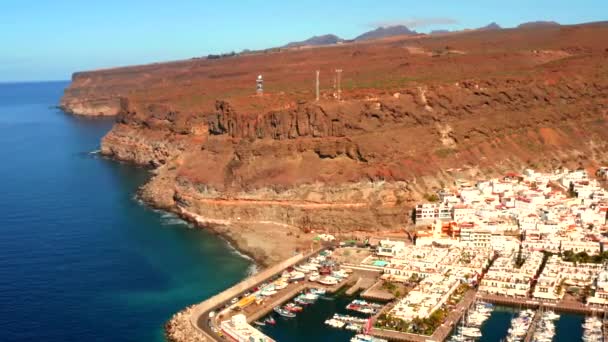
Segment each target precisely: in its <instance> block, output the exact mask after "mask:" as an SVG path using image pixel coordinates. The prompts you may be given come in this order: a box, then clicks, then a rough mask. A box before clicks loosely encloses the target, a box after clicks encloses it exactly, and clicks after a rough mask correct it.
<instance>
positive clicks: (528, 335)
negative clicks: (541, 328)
mask: <svg viewBox="0 0 608 342" xmlns="http://www.w3.org/2000/svg"><path fill="white" fill-rule="evenodd" d="M541 315H542V313H541V311H540V310H538V311H536V312H535V313H534V317H533V318H532V323H531V324H530V328H529V329H528V332H527V333H526V337H525V338H524V342H531V341H532V339H533V338H534V333H535V332H536V326H537V325H538V321H539V320H540V316H541Z"/></svg>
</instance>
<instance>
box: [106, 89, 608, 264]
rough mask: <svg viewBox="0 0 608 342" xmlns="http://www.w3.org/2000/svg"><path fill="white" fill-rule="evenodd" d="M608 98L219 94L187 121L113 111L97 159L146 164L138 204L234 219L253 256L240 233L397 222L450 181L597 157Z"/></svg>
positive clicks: (579, 92)
mask: <svg viewBox="0 0 608 342" xmlns="http://www.w3.org/2000/svg"><path fill="white" fill-rule="evenodd" d="M607 96H608V83H607V82H606V81H605V80H594V81H591V82H589V81H585V82H582V81H572V82H565V81H563V82H557V83H554V84H544V83H539V82H536V81H525V82H516V81H513V80H506V81H495V82H491V81H483V82H473V81H471V82H460V83H458V84H452V85H443V86H434V87H428V88H424V89H423V88H414V89H402V92H400V93H399V95H394V96H386V97H380V98H377V99H373V100H351V101H346V102H344V103H333V102H327V103H300V104H299V105H298V106H297V107H296V108H293V109H289V110H283V111H273V112H268V113H264V114H261V115H250V114H245V113H238V112H236V111H235V110H234V109H233V108H232V107H231V106H230V104H229V103H227V102H225V101H218V102H217V105H216V108H215V111H213V112H211V113H206V114H196V115H194V114H185V113H181V112H175V111H171V110H169V109H167V108H163V107H161V106H148V107H147V108H146V109H144V110H143V111H139V112H126V113H124V114H121V115H120V116H119V117H118V120H117V123H116V125H115V127H114V128H113V129H112V131H111V132H110V133H109V134H108V135H107V136H106V137H104V139H103V141H102V153H104V154H106V155H109V156H112V157H115V158H117V159H121V160H128V161H132V162H136V163H139V164H144V165H151V166H154V167H157V169H156V174H155V176H154V178H153V179H152V180H151V181H150V183H148V184H147V185H146V186H145V187H144V188H143V189H142V196H143V198H144V199H146V200H147V201H148V202H150V203H152V204H153V205H155V206H159V207H163V208H167V209H169V210H173V211H176V212H179V213H181V214H182V215H184V216H187V217H190V218H191V219H194V220H199V221H200V222H201V223H207V224H212V225H222V226H228V227H230V226H240V227H241V228H239V229H227V228H223V230H222V232H223V233H225V234H227V235H228V236H229V237H231V238H232V239H233V240H237V241H236V242H237V245H239V246H240V247H241V248H243V249H244V250H246V251H248V252H250V253H252V254H254V255H256V256H258V257H260V258H262V259H265V258H272V255H271V254H272V253H273V251H275V252H276V249H274V250H273V249H272V248H271V249H268V250H266V248H267V247H268V246H267V245H266V244H265V243H262V244H259V243H257V244H256V241H255V237H256V232H255V231H251V230H252V229H259V230H260V231H259V233H260V235H261V236H258V238H260V239H264V236H266V235H268V237H269V238H270V237H271V236H272V234H276V235H284V236H283V237H282V238H281V239H280V240H279V241H280V242H285V241H287V240H289V239H296V236H298V235H301V237H300V239H302V240H303V241H304V236H306V233H307V232H308V231H310V230H314V231H328V232H331V233H345V232H366V231H367V232H375V231H377V230H399V229H402V228H403V227H404V226H406V224H407V223H408V222H409V213H410V209H411V206H412V205H413V203H414V201H416V200H419V199H420V198H421V197H422V196H423V195H424V194H426V193H430V192H432V191H434V190H436V189H438V188H440V187H443V186H445V185H449V184H452V181H453V180H454V179H456V178H460V177H465V178H468V177H483V176H484V175H497V174H500V173H502V172H504V171H509V170H521V169H522V168H523V167H533V168H537V169H551V168H554V167H559V166H566V167H579V166H589V165H591V164H592V163H594V162H605V161H607V158H608V155H607V154H606V151H608V143H607V142H608V121H606V119H607V118H608V114H607V108H608V102H607V98H608V97H607ZM259 224H262V225H263V224H266V225H272V230H270V232H266V231H265V230H264V229H263V228H252V227H257V225H259ZM246 226H248V227H249V228H244V227H246ZM247 234H249V235H250V236H247ZM243 237H245V238H243ZM258 242H259V241H258ZM248 244H249V245H248ZM294 245H297V241H296V242H294Z"/></svg>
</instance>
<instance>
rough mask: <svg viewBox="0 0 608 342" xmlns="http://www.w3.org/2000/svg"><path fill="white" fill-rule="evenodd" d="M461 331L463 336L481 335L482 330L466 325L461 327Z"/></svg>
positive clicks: (475, 336)
mask: <svg viewBox="0 0 608 342" xmlns="http://www.w3.org/2000/svg"><path fill="white" fill-rule="evenodd" d="M461 333H462V335H463V336H467V337H474V338H477V337H481V331H479V329H477V328H470V327H464V328H462V329H461Z"/></svg>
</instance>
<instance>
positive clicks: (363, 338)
mask: <svg viewBox="0 0 608 342" xmlns="http://www.w3.org/2000/svg"><path fill="white" fill-rule="evenodd" d="M350 342H388V341H387V340H385V339H383V338H378V337H373V336H370V335H364V334H357V335H355V336H353V337H352V338H351V339H350Z"/></svg>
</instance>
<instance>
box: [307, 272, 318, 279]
mask: <svg viewBox="0 0 608 342" xmlns="http://www.w3.org/2000/svg"><path fill="white" fill-rule="evenodd" d="M319 279H321V276H320V275H319V273H318V272H313V273H311V274H310V276H309V277H308V280H310V281H318V280H319Z"/></svg>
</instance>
